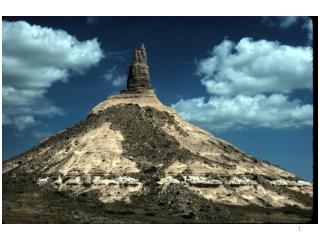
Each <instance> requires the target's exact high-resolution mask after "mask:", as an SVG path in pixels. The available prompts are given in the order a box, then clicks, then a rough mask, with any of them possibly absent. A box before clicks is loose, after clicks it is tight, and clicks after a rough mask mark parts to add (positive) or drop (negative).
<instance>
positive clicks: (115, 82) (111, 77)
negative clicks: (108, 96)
mask: <svg viewBox="0 0 320 240" xmlns="http://www.w3.org/2000/svg"><path fill="white" fill-rule="evenodd" d="M102 77H103V79H104V80H105V81H106V82H108V83H111V85H112V86H113V87H123V86H125V83H126V80H127V79H126V76H125V75H119V74H118V71H117V67H116V66H114V67H112V68H110V69H109V70H108V71H107V72H106V73H105V74H104V75H103V76H102Z"/></svg>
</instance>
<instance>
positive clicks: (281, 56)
mask: <svg viewBox="0 0 320 240" xmlns="http://www.w3.org/2000/svg"><path fill="white" fill-rule="evenodd" d="M197 73H198V75H199V76H201V82H202V84H203V85H204V86H205V87H206V89H207V91H208V92H209V93H214V94H218V95H236V94H255V93H263V92H264V93H268V92H269V93H271V92H278V93H289V92H291V91H293V90H295V89H311V88H312V48H310V47H292V46H287V45H282V44H280V43H278V42H273V41H267V40H259V41H253V40H252V39H250V38H243V39H241V40H240V41H239V42H238V43H234V42H232V41H229V40H224V41H223V42H222V43H220V44H219V45H217V46H215V47H214V48H213V50H212V51H211V53H210V56H209V57H207V58H205V59H201V60H200V61H199V63H198V70H197Z"/></svg>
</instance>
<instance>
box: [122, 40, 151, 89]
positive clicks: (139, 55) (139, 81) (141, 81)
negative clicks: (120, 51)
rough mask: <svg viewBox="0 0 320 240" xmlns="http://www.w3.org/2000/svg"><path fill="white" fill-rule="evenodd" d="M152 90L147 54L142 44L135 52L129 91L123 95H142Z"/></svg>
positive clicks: (129, 72)
mask: <svg viewBox="0 0 320 240" xmlns="http://www.w3.org/2000/svg"><path fill="white" fill-rule="evenodd" d="M147 89H152V87H151V82H150V74H149V66H148V62H147V52H146V49H145V47H144V44H143V43H142V44H141V46H140V47H139V48H138V49H136V50H135V51H134V54H133V61H132V65H131V66H130V67H129V71H128V80H127V89H126V90H124V91H123V93H140V92H143V91H145V90H147Z"/></svg>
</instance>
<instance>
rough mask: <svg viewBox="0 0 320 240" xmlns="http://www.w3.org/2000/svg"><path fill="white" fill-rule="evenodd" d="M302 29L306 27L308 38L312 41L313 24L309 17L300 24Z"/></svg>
mask: <svg viewBox="0 0 320 240" xmlns="http://www.w3.org/2000/svg"><path fill="white" fill-rule="evenodd" d="M302 28H303V29H306V30H307V32H308V40H309V41H310V42H312V40H313V24H312V20H311V18H308V19H307V21H306V22H305V23H304V24H303V26H302Z"/></svg>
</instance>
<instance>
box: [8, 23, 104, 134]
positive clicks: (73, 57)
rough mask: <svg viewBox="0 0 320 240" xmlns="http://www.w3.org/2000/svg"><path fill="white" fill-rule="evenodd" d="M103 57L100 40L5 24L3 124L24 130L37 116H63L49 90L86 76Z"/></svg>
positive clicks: (21, 25)
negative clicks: (71, 79) (79, 38)
mask: <svg viewBox="0 0 320 240" xmlns="http://www.w3.org/2000/svg"><path fill="white" fill-rule="evenodd" d="M103 57H104V55H103V52H102V50H101V48H100V44H99V43H98V41H97V39H92V40H87V41H78V40H77V39H76V38H75V37H74V36H71V35H69V34H68V33H67V32H65V31H63V30H56V29H52V28H47V27H41V26H37V25H30V24H29V23H27V22H25V21H18V22H7V21H3V23H2V78H3V89H2V93H3V117H2V118H3V124H4V125H7V124H11V125H14V126H16V127H17V128H18V129H19V130H23V129H25V128H27V127H29V126H32V125H35V124H36V123H37V120H36V117H37V116H54V115H61V114H63V111H62V110H61V109H60V108H58V107H56V106H54V105H53V104H52V103H51V102H50V101H49V100H48V99H47V98H46V96H45V95H46V93H47V91H48V89H49V88H50V87H51V86H52V84H54V83H56V82H59V81H60V82H66V81H68V78H69V77H70V75H72V74H84V73H85V72H86V70H88V69H89V68H90V67H92V66H94V65H96V64H97V63H98V62H99V61H100V60H101V59H102V58H103Z"/></svg>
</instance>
